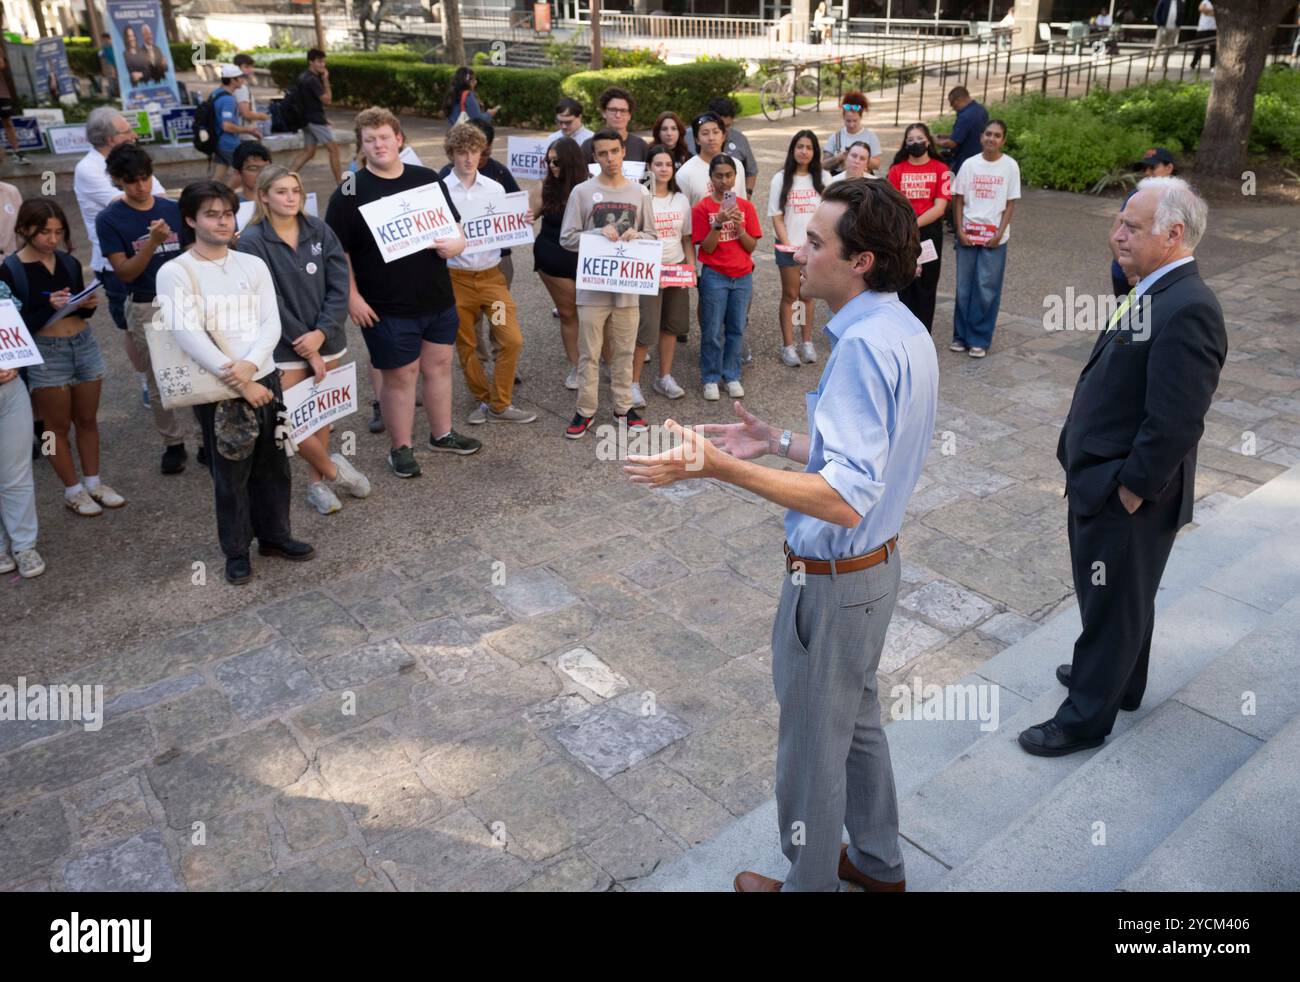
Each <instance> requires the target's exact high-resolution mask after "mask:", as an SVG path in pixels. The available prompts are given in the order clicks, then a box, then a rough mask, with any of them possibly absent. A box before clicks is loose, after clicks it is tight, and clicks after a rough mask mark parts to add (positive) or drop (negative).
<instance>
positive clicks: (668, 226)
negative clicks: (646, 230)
mask: <svg viewBox="0 0 1300 982" xmlns="http://www.w3.org/2000/svg"><path fill="white" fill-rule="evenodd" d="M653 200H654V212H655V233H656V234H657V235H658V236H659V241H660V242H662V243H663V246H664V255H663V262H664V263H666V264H667V265H669V266H675V265H676V264H678V263H681V262H684V261H685V260H686V250H685V249H683V248H682V236H683V235H685V236H689V235H690V234H691V203H690V202H689V201H687V200H686V195H684V194H682V192H680V191H674V192H673V193H672V194H668V195H664V196H663V197H660V196H659V195H657V194H656V195H654V196H653Z"/></svg>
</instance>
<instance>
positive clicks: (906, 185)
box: [889, 160, 952, 217]
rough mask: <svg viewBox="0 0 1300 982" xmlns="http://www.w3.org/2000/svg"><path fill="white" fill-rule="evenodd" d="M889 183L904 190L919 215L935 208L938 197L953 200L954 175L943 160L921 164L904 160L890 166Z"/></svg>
mask: <svg viewBox="0 0 1300 982" xmlns="http://www.w3.org/2000/svg"><path fill="white" fill-rule="evenodd" d="M889 183H890V184H892V185H894V187H896V188H898V190H900V191H902V192H903V195H904V196H905V197H906V198H907V200H908V201H910V202H911V203H912V210H913V211H915V212H916V214H917V216H918V217H920V216H921V215H924V214H925V213H926V212H927V211H929V210H930V209H931V208H933V207H934V203H935V202H936V201H937V200H938V199H940V198H942V199H943V200H944V201H951V200H952V177H951V176H950V174H949V172H948V165H947V164H945V163H944V162H943V161H942V160H930V161H928V162H927V163H924V164H920V165H919V166H918V165H917V164H913V163H911V162H910V161H906V160H904V161H903V162H902V163H898V164H895V165H894V166H893V167H891V168H889Z"/></svg>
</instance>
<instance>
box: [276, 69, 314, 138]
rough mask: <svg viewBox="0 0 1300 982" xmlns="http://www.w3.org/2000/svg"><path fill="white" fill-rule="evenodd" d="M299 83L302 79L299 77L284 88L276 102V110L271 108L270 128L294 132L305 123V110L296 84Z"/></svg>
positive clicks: (283, 131)
mask: <svg viewBox="0 0 1300 982" xmlns="http://www.w3.org/2000/svg"><path fill="white" fill-rule="evenodd" d="M301 84H302V80H301V79H299V81H297V82H295V83H294V84H293V85H291V86H290V87H289V88H287V89H285V90H284V96H283V97H282V98H281V99H280V100H279V101H278V103H277V104H276V105H277V107H278V110H272V118H271V129H272V130H278V131H279V132H281V133H296V132H298V130H300V129H302V128H303V127H304V126H306V125H307V111H306V109H304V108H303V105H302V95H301V94H300V93H299V91H298V86H299V85H301ZM277 116H278V118H277Z"/></svg>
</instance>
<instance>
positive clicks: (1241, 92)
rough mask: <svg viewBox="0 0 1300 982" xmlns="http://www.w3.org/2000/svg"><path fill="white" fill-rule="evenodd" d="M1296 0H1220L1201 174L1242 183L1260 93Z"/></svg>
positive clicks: (1199, 153) (1199, 159)
mask: <svg viewBox="0 0 1300 982" xmlns="http://www.w3.org/2000/svg"><path fill="white" fill-rule="evenodd" d="M1293 5H1294V0H1216V2H1215V4H1214V14H1215V24H1216V26H1217V27H1218V30H1219V34H1218V65H1217V66H1216V68H1215V71H1214V83H1213V85H1211V86H1210V101H1209V104H1208V105H1207V106H1206V107H1205V126H1204V128H1203V129H1202V130H1201V145H1200V147H1199V148H1198V149H1197V151H1196V171H1197V173H1198V174H1204V175H1206V176H1208V177H1228V178H1240V177H1241V172H1242V170H1243V169H1244V168H1245V166H1246V144H1247V143H1248V142H1249V140H1250V128H1251V124H1252V122H1253V120H1254V117H1255V90H1256V89H1257V88H1258V87H1259V77H1260V75H1261V74H1262V73H1263V71H1264V61H1265V59H1266V58H1267V57H1268V48H1269V45H1270V44H1271V43H1272V40H1273V34H1274V32H1275V31H1276V30H1277V26H1278V24H1279V23H1280V22H1281V20H1282V15H1283V14H1284V13H1285V12H1286V11H1287V10H1289V9H1290V8H1291V7H1292V6H1293Z"/></svg>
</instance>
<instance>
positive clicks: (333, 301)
mask: <svg viewBox="0 0 1300 982" xmlns="http://www.w3.org/2000/svg"><path fill="white" fill-rule="evenodd" d="M306 198H307V196H306V194H305V193H304V192H303V189H302V181H301V180H300V179H299V178H298V175H297V174H294V173H293V172H291V171H289V170H287V169H286V168H284V167H280V166H278V165H276V164H272V165H271V166H270V167H267V168H266V169H265V170H263V171H262V172H261V175H260V176H259V178H258V181H257V206H256V210H255V211H254V212H253V218H252V221H251V222H249V224H248V227H247V228H246V229H244V230H243V232H242V234H241V235H240V236H239V251H240V252H247V253H249V254H251V255H254V256H256V257H257V258H258V259H260V260H262V262H264V263H266V265H267V268H268V269H270V271H271V278H272V280H273V281H274V283H275V295H276V301H277V303H278V305H279V309H280V343H279V344H277V345H276V346H275V355H274V357H275V367H276V368H278V369H279V370H280V385H281V388H282V389H284V390H288V389H292V388H293V387H294V386H295V385H297V384H298V383H299V382H301V381H303V380H304V379H307V378H309V377H310V378H313V379H315V381H316V382H317V383H319V382H320V381H321V380H323V379H324V378H325V373H326V372H328V371H329V370H330V369H332V368H335V367H337V365H338V363H339V359H340V358H342V357H343V356H344V355H345V354H347V353H348V348H347V336H346V335H345V334H344V331H343V322H344V321H346V320H347V316H348V257H347V256H346V255H345V254H344V252H343V247H342V246H341V245H339V240H338V237H337V236H336V235H335V234H334V232H333V230H332V229H331V228H330V227H329V226H328V225H326V224H325V223H324V222H323V221H321V220H320V219H319V218H315V217H314V216H312V215H308V214H307V213H306V212H305V211H304V210H303V206H304V204H305V202H306ZM298 453H299V455H300V456H301V457H302V459H303V460H305V461H306V462H307V468H308V472H309V474H310V481H309V482H308V484H307V500H308V501H309V502H310V503H311V506H312V507H313V508H315V509H316V510H317V511H318V512H320V513H321V514H322V515H331V514H333V513H334V512H336V511H338V510H340V509H341V508H342V507H343V504H342V502H340V501H339V498H338V495H336V494H335V493H334V490H333V488H331V487H330V485H331V484H333V485H335V486H337V487H339V488H342V489H343V490H344V491H346V492H347V493H348V494H350V495H351V496H352V497H354V498H364V497H366V496H367V495H369V494H370V481H368V480H367V479H366V477H365V475H364V474H362V473H361V472H360V471H358V470H357V469H356V468H355V467H353V466H352V464H351V463H349V462H348V459H347V458H346V457H344V456H343V455H341V454H337V453H336V454H331V453H330V427H329V426H328V425H326V426H322V427H321V428H320V429H318V430H317V431H316V432H315V433H313V434H311V435H310V436H308V437H307V438H306V439H304V440H302V441H301V442H300V443H299V444H298ZM327 482H328V483H327Z"/></svg>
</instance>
